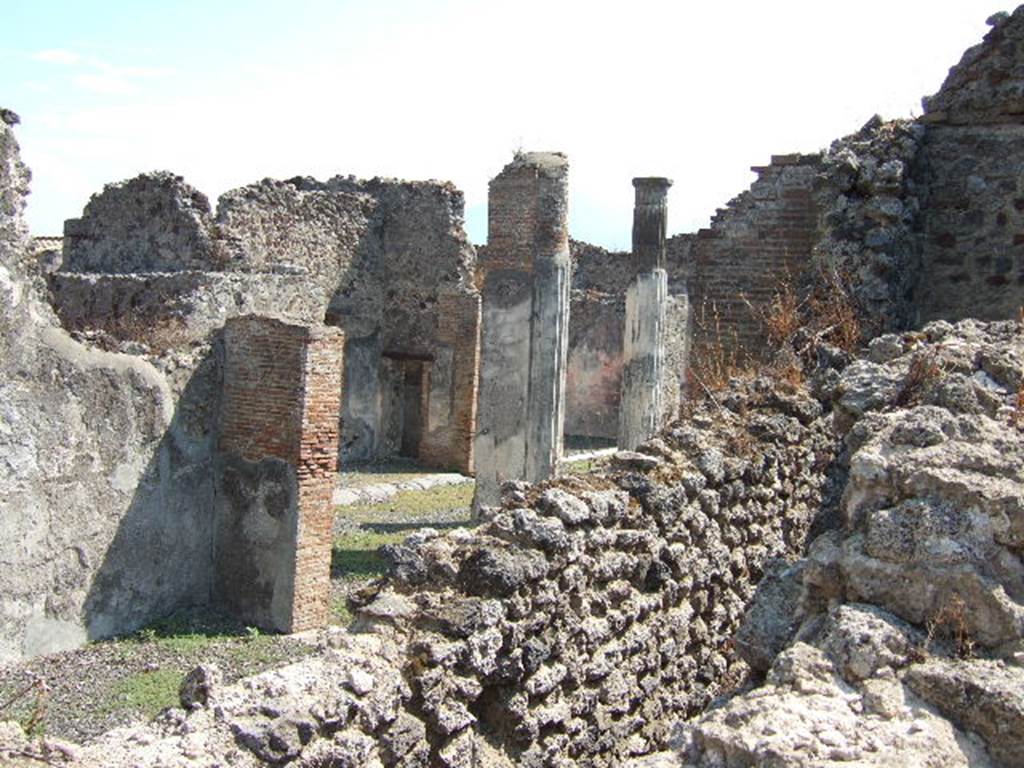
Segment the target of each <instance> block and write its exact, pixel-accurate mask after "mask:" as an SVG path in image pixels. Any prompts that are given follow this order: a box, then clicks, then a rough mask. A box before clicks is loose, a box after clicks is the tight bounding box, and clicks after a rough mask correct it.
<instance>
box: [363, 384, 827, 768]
mask: <svg viewBox="0 0 1024 768" xmlns="http://www.w3.org/2000/svg"><path fill="white" fill-rule="evenodd" d="M727 402H729V403H730V404H731V405H732V406H733V407H735V408H736V412H735V413H734V412H733V411H728V410H727V411H724V412H723V413H714V414H712V413H710V412H704V413H699V414H697V415H696V416H694V417H693V418H692V419H691V420H690V422H689V424H687V425H686V426H679V427H677V428H675V429H674V430H672V431H670V432H668V433H666V434H665V436H664V440H663V441H662V440H660V439H655V440H653V441H651V442H650V443H648V444H647V445H645V446H644V448H643V449H642V450H643V452H642V453H640V454H618V459H617V461H618V470H617V471H613V472H610V473H608V474H603V475H598V476H593V477H591V476H588V477H581V478H578V479H566V480H563V481H555V482H551V483H548V484H545V485H542V486H537V487H535V486H529V485H512V486H506V489H505V498H504V503H503V506H502V507H501V508H500V509H495V510H492V511H491V512H490V513H489V517H490V519H489V522H487V523H486V524H485V525H483V526H482V527H480V528H478V529H477V530H475V531H472V532H463V533H456V534H448V535H444V536H441V535H430V534H429V533H428V534H420V535H418V536H415V537H413V538H412V539H411V540H410V541H408V542H407V543H406V544H405V545H401V546H393V547H389V548H387V549H386V550H385V551H386V553H387V555H388V557H389V558H390V559H391V561H392V563H393V568H392V572H391V579H390V582H389V583H388V585H387V586H386V587H385V588H384V589H383V590H382V591H381V592H380V593H379V594H377V595H376V597H375V599H373V600H372V601H370V602H368V604H366V605H365V606H364V607H363V608H362V609H361V610H360V612H359V622H360V624H361V626H362V627H363V628H368V627H373V626H380V625H388V624H389V623H396V624H397V625H406V626H409V625H411V626H412V627H414V628H415V630H416V631H415V634H414V635H413V638H412V640H411V642H410V645H409V650H410V652H411V653H412V654H413V657H414V660H413V661H412V662H411V663H410V664H409V666H408V667H407V676H408V679H409V680H410V681H411V683H412V690H413V698H412V700H411V701H410V704H409V706H410V707H411V708H412V711H415V712H418V713H421V716H422V717H423V718H424V719H425V721H426V723H427V726H428V727H427V734H428V740H429V742H430V745H431V749H432V752H433V754H434V755H435V757H436V758H437V759H438V760H440V764H443V765H469V764H471V763H468V762H459V761H457V760H452V759H451V758H450V756H451V755H453V754H456V753H460V752H464V751H466V749H468V747H466V744H467V743H468V742H471V741H472V740H473V739H475V738H476V737H477V736H476V735H479V734H486V737H487V739H488V740H489V741H490V742H491V744H496V743H497V744H500V745H501V747H502V749H503V751H504V752H505V754H507V755H508V756H509V757H510V758H511V759H512V761H513V762H514V763H515V764H516V765H523V766H542V765H543V766H548V765H562V764H568V763H567V762H566V761H584V762H585V763H586V764H588V765H596V766H600V765H614V764H616V763H617V762H618V761H619V760H621V759H623V758H625V757H627V756H628V755H630V754H639V753H643V752H645V751H647V750H650V749H652V748H655V747H656V746H657V745H658V744H660V743H662V742H663V741H664V739H665V737H666V735H667V734H666V733H665V732H664V730H663V723H664V722H665V716H667V715H673V714H682V713H693V712H696V711H698V710H699V709H701V708H702V707H704V706H705V705H706V704H707V703H708V702H709V701H710V700H711V698H712V697H713V696H714V695H716V693H717V692H719V691H720V690H722V689H723V688H727V687H728V686H729V685H732V684H736V683H737V682H738V681H739V680H740V679H742V676H743V667H742V665H741V664H738V663H737V662H736V659H735V658H734V657H733V655H732V653H731V650H730V638H731V637H732V634H733V632H734V630H735V628H736V626H737V623H738V620H739V617H740V616H741V614H742V613H743V610H744V608H745V606H746V603H747V600H748V599H749V598H750V596H751V595H752V593H753V590H754V587H755V586H756V584H757V582H758V580H759V579H760V577H761V574H762V573H763V572H764V569H765V567H766V566H767V564H768V563H769V562H770V561H771V560H772V558H775V557H778V556H785V555H792V554H795V553H798V552H799V551H801V548H802V546H803V543H804V538H805V536H806V533H807V531H808V528H809V526H810V524H811V522H812V520H813V519H814V517H815V515H816V514H817V513H818V511H819V508H820V505H821V499H822V491H823V488H824V486H825V484H826V478H825V471H826V468H827V467H828V466H829V464H830V462H831V460H832V458H833V455H834V453H833V452H834V440H833V437H832V434H831V430H830V418H828V417H825V418H822V415H821V406H820V405H819V404H818V402H817V401H814V400H812V399H810V398H807V397H805V396H798V395H783V394H781V393H780V392H778V391H776V390H774V389H773V388H772V387H771V386H769V385H768V384H767V383H766V382H761V383H760V384H758V385H755V387H754V389H753V391H752V392H748V393H744V394H743V395H740V394H734V396H733V400H731V401H730V400H727ZM460 744H461V745H462V746H460ZM470 751H471V750H470ZM446 756H448V757H446Z"/></svg>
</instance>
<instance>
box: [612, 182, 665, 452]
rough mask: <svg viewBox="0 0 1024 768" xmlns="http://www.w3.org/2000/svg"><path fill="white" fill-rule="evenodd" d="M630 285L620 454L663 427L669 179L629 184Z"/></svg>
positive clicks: (627, 306)
mask: <svg viewBox="0 0 1024 768" xmlns="http://www.w3.org/2000/svg"><path fill="white" fill-rule="evenodd" d="M633 186H634V188H635V189H636V202H635V203H634V207H633V268H634V269H635V270H636V273H635V276H634V278H633V281H632V282H631V283H630V285H629V288H628V289H627V292H626V327H625V333H624V334H623V366H622V400H621V406H620V408H619V439H618V445H619V447H620V448H624V449H629V450H632V449H633V448H636V447H637V446H638V445H639V444H640V443H642V442H643V441H644V440H646V439H647V438H649V437H651V435H653V434H655V433H656V432H657V431H658V428H659V427H660V426H661V416H662V413H663V412H664V408H663V403H662V397H663V392H662V379H663V378H664V376H665V374H666V371H665V316H666V308H667V304H668V276H667V273H666V272H665V228H666V220H667V216H666V213H667V205H666V195H667V194H668V188H669V187H671V186H672V182H671V180H669V179H666V178H662V177H644V178H636V179H633Z"/></svg>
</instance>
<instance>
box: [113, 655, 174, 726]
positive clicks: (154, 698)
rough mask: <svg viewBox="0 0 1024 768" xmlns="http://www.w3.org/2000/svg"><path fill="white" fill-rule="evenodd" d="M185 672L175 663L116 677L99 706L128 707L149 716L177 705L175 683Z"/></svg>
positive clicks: (123, 708) (120, 708) (145, 716)
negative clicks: (122, 678)
mask: <svg viewBox="0 0 1024 768" xmlns="http://www.w3.org/2000/svg"><path fill="white" fill-rule="evenodd" d="M184 675H185V673H184V672H183V671H182V670H181V669H178V668H176V667H162V668H160V669H156V670H153V671H146V672H136V673H135V674H133V675H129V676H128V677H126V678H125V679H124V680H120V681H118V683H117V684H116V685H115V686H114V687H113V689H112V690H111V691H110V697H109V699H107V701H106V702H105V705H100V706H103V708H104V709H106V711H108V712H114V711H124V710H128V711H131V712H135V713H138V714H139V715H141V716H142V717H144V718H146V719H147V720H151V719H152V718H154V717H156V715H157V714H159V713H160V711H161V710H163V709H166V708H167V707H175V706H177V705H178V687H179V686H180V685H181V679H182V677H184Z"/></svg>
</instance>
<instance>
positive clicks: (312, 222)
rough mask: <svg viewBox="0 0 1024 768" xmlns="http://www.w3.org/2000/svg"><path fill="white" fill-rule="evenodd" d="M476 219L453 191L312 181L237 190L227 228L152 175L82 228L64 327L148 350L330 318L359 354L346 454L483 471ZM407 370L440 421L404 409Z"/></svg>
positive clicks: (93, 210)
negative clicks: (472, 234)
mask: <svg viewBox="0 0 1024 768" xmlns="http://www.w3.org/2000/svg"><path fill="white" fill-rule="evenodd" d="M463 208H464V201H463V196H462V193H461V192H459V191H458V190H457V189H455V188H454V187H453V186H452V185H451V184H447V183H440V182H401V181H396V180H393V179H372V180H369V181H361V180H358V179H355V178H352V177H340V176H339V177H335V178H333V179H329V180H327V181H316V180H314V179H311V178H301V177H300V178H294V179H290V180H288V181H272V180H269V179H265V180H263V181H261V182H258V183H256V184H252V185H250V186H246V187H241V188H239V189H235V190H232V191H230V192H227V193H225V194H224V195H223V196H222V197H221V198H220V200H219V201H218V205H217V212H216V216H215V217H214V216H212V215H211V213H210V209H209V204H208V203H207V202H206V199H205V198H204V197H203V196H202V195H201V194H200V193H198V192H196V191H195V190H194V189H192V188H191V187H189V186H188V185H187V184H185V183H184V182H183V181H182V180H181V179H180V178H179V177H175V176H173V175H171V174H168V173H154V174H142V175H140V176H139V177H137V178H135V179H132V180H130V181H126V182H121V183H119V184H112V185H108V186H107V187H106V188H105V189H104V191H103V192H102V193H100V194H98V195H95V196H94V197H93V199H92V200H91V201H90V203H89V205H88V206H86V209H85V211H84V212H83V215H82V217H81V218H80V219H75V220H72V221H69V222H68V233H67V234H68V237H67V239H66V246H65V247H66V249H67V254H66V258H65V262H64V265H63V267H62V269H61V271H59V272H58V273H56V274H55V275H53V276H51V278H50V284H51V293H52V297H53V300H54V304H55V306H56V307H57V309H58V313H59V315H60V316H61V318H62V320H63V322H64V324H65V327H67V328H69V329H71V330H74V331H76V332H86V333H87V334H92V335H95V334H96V333H102V334H105V335H106V336H108V337H111V338H112V341H110V342H109V343H108V346H112V347H116V346H117V342H135V343H136V347H138V345H139V344H141V345H142V347H139V348H146V349H147V350H148V351H150V352H152V351H156V350H158V349H159V350H160V351H164V350H165V349H166V348H167V346H168V345H170V346H174V345H177V346H179V347H182V346H188V345H191V344H195V343H202V342H204V341H205V340H206V339H207V337H208V336H209V334H210V333H211V332H212V331H215V330H216V329H217V328H219V327H220V325H222V324H223V322H224V321H225V320H227V319H228V318H230V317H236V316H240V315H244V314H246V313H258V314H261V315H266V316H271V317H276V318H277V319H279V320H282V321H285V322H291V323H300V324H317V323H320V322H323V321H324V320H326V321H327V322H328V323H330V324H332V325H337V326H339V327H341V328H342V329H343V330H344V331H345V334H346V339H347V344H348V347H349V351H348V354H347V355H346V365H347V372H346V376H347V378H348V380H349V384H350V386H349V387H347V388H346V397H345V405H344V420H343V429H344V431H345V434H344V435H343V440H342V442H341V445H342V454H343V456H344V457H345V458H347V459H372V458H378V457H381V456H386V455H391V454H394V453H396V452H399V451H401V452H404V453H406V454H407V455H411V456H413V457H415V458H420V459H421V460H423V461H424V462H425V463H428V464H432V465H436V466H441V467H451V468H459V469H462V470H463V471H469V470H470V469H471V467H472V457H471V455H472V449H471V446H470V441H469V440H468V438H466V437H465V434H466V432H467V430H468V431H469V432H470V433H471V432H472V430H473V424H472V423H471V422H472V419H473V418H475V410H476V402H475V398H476V390H475V388H474V387H469V386H466V377H467V376H470V377H472V376H475V365H476V363H475V360H476V356H475V352H474V351H473V350H472V349H470V348H469V346H467V345H471V344H472V343H473V340H474V339H475V338H476V337H477V336H478V334H479V311H478V310H475V311H474V306H477V305H478V304H479V297H478V295H477V292H476V290H475V288H474V286H473V282H472V273H473V269H474V262H475V252H474V250H473V248H472V246H471V245H470V244H469V242H468V240H467V239H466V236H465V233H464V231H463V226H462V225H463ZM445 308H451V309H452V310H453V311H452V312H451V313H450V314H445V311H444V310H445ZM455 320H458V322H459V323H460V325H459V327H458V328H453V327H452V323H453V322H454V321H455ZM155 337H159V338H155ZM467 340H468V341H467ZM121 346H122V347H123V348H127V347H125V346H124V344H121ZM408 359H415V360H418V361H420V366H421V369H422V370H423V371H427V369H429V374H430V375H429V376H427V375H426V373H423V386H424V387H426V388H427V391H426V392H425V395H424V396H425V398H426V400H427V401H429V403H432V404H433V405H434V407H433V409H430V408H425V407H413V406H414V405H415V404H413V403H406V402H405V399H407V398H405V399H403V398H404V394H403V393H402V391H401V387H400V386H399V383H398V379H399V378H400V376H403V375H404V370H405V368H403V371H402V372H399V371H398V370H397V367H396V365H395V363H394V361H395V360H408ZM465 366H472V367H474V372H473V373H472V374H470V373H468V371H466V370H464V367H465ZM398 367H402V366H398ZM406 367H407V366H406ZM431 382H435V383H436V385H437V387H438V388H439V389H438V391H437V392H436V393H433V392H431V391H429V389H430V387H431V386H432V385H431ZM453 382H460V384H459V386H457V387H455V388H454V389H452V383H453ZM453 398H454V399H453ZM446 399H449V400H451V401H452V402H451V403H450V406H449V407H448V408H447V409H446V408H442V407H441V405H442V404H443V403H444V402H445V401H446ZM446 412H447V414H448V415H449V416H450V419H451V420H449V421H444V422H442V421H440V419H441V417H442V414H444V413H446ZM429 416H432V417H433V419H434V420H433V421H432V422H431V423H430V424H429V425H428V424H426V423H424V422H422V421H420V419H425V418H427V417H429ZM407 422H409V423H408V424H407ZM459 434H461V435H462V438H461V439H460V438H459V437H458V435H459ZM403 435H404V437H403ZM410 435H412V438H413V439H412V440H410ZM416 435H421V436H422V437H421V438H416V437H415V436H416ZM417 440H418V444H416V443H417Z"/></svg>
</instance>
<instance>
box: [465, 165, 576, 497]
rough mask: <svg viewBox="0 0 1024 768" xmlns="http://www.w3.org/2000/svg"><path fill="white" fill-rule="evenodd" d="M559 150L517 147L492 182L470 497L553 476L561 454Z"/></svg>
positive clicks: (565, 305) (564, 236)
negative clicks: (507, 483)
mask: <svg viewBox="0 0 1024 768" xmlns="http://www.w3.org/2000/svg"><path fill="white" fill-rule="evenodd" d="M568 170H569V164H568V161H567V160H566V158H565V155H563V154H560V153H553V152H530V153H522V154H517V155H516V157H515V159H514V160H513V161H512V162H511V163H509V164H508V165H507V166H505V168H504V169H503V170H502V172H501V173H500V174H498V176H496V177H495V178H494V179H493V180H492V181H491V184H490V190H489V203H488V245H487V249H486V253H485V254H484V255H483V256H482V258H481V259H480V268H481V270H482V274H483V318H482V328H481V347H480V349H481V351H480V360H481V365H480V390H479V418H478V429H477V439H476V455H475V459H476V479H477V486H476V488H477V490H476V499H475V502H474V505H475V506H476V507H479V505H481V504H495V503H497V501H498V499H499V491H500V487H501V483H502V482H503V481H505V480H511V479H523V480H528V481H530V482H537V481H540V480H543V479H545V478H547V477H550V476H551V475H552V474H553V473H554V471H555V468H556V466H557V463H558V459H559V457H560V456H561V453H562V427H563V422H564V419H565V370H566V355H567V351H568V327H569V290H570V265H569V236H568V223H567V222H568V216H567V213H568Z"/></svg>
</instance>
